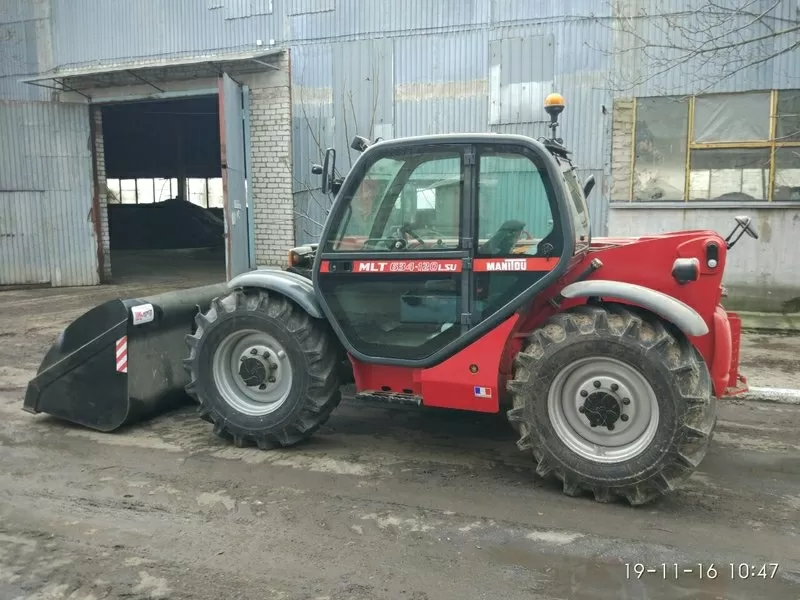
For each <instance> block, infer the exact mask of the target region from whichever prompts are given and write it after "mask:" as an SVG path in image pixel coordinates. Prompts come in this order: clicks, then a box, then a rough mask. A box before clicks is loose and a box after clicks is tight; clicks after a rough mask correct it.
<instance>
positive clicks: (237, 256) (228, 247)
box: [219, 73, 250, 279]
mask: <svg viewBox="0 0 800 600" xmlns="http://www.w3.org/2000/svg"><path fill="white" fill-rule="evenodd" d="M243 107H244V102H243V93H242V86H240V85H239V84H238V83H237V82H235V81H234V80H233V79H231V77H230V76H228V74H227V73H225V74H223V75H222V77H221V78H220V80H219V127H220V140H221V144H222V147H221V158H222V187H223V194H224V213H225V264H226V275H227V277H228V279H231V278H233V277H235V276H236V275H239V274H240V273H244V272H245V271H248V270H249V269H250V242H249V227H248V218H247V186H246V184H245V177H246V173H245V170H246V168H245V165H246V163H245V144H244V108H243Z"/></svg>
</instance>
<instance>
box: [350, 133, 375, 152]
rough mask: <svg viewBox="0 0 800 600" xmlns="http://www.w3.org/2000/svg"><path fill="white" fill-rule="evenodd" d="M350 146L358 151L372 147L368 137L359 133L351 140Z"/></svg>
mask: <svg viewBox="0 0 800 600" xmlns="http://www.w3.org/2000/svg"><path fill="white" fill-rule="evenodd" d="M350 147H351V148H352V149H353V150H355V151H356V152H364V150H366V149H367V148H369V147H370V143H369V140H368V139H367V138H365V137H361V136H360V135H357V136H355V137H354V138H353V141H352V142H350Z"/></svg>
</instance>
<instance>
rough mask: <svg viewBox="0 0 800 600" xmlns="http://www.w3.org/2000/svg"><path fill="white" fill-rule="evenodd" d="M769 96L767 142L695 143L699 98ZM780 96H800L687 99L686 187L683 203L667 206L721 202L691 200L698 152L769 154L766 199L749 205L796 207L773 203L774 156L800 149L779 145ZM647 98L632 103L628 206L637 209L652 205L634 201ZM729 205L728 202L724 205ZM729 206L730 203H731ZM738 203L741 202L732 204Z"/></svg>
mask: <svg viewBox="0 0 800 600" xmlns="http://www.w3.org/2000/svg"><path fill="white" fill-rule="evenodd" d="M765 92H769V102H770V107H769V131H768V138H767V139H765V140H750V141H725V142H696V141H694V138H695V105H696V100H697V98H707V97H711V96H733V95H739V94H759V93H760V94H763V93H765ZM781 92H787V93H788V92H800V90H796V89H772V90H748V91H746V92H724V93H715V94H703V95H701V96H697V95H691V96H688V97H687V111H688V117H687V123H688V125H687V130H686V135H685V139H686V164H685V167H684V169H685V170H684V183H683V199H682V200H678V201H675V200H666V201H665V202H668V203H681V204H691V203H705V202H715V203H716V202H720V201H716V200H707V199H694V200H693V199H691V197H690V196H691V176H692V168H691V166H692V151H697V150H769V179H768V188H767V198H766V199H758V200H748V201H747V202H750V203H752V202H757V203H761V204H766V203H772V202H779V203H781V204H790V203H791V204H793V205H795V204H797V202H796V201H794V200H774V197H775V179H776V170H777V169H776V160H775V153H776V151H777V150H779V149H782V148H800V141H797V140H795V141H779V140H778V139H776V137H777V131H778V120H779V118H780V116H781V115H779V114H778V99H779V96H780V93H781ZM674 97H675V96H663V98H665V99H668V98H674ZM643 99H645V97H636V98H634V99H633V127H632V131H631V143H630V151H631V156H630V164H631V169H630V181H629V182H628V203H632V204H633V203H635V204H637V205H642V206H646V205H648V204H651V202H648V201H643V200H635V198H634V189H635V181H636V123H637V118H638V108H639V106H638V105H639V101H640V100H643ZM721 202H723V203H724V202H726V201H721ZM727 202H731V201H730V200H729V201H727ZM733 203H738V201H733Z"/></svg>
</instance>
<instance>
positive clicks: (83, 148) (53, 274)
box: [0, 102, 99, 286]
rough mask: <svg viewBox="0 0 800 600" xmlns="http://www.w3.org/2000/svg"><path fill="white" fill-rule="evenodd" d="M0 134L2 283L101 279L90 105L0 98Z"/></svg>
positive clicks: (82, 282)
mask: <svg viewBox="0 0 800 600" xmlns="http://www.w3.org/2000/svg"><path fill="white" fill-rule="evenodd" d="M0 131H2V132H3V135H0V158H2V161H0V190H3V191H4V193H3V194H2V195H0V206H1V207H2V208H0V215H2V217H1V218H2V220H1V221H0V236H2V238H3V243H2V246H0V249H2V256H3V260H2V262H1V263H0V282H2V283H5V284H9V283H31V282H38V283H41V282H42V281H41V280H42V279H43V278H45V274H46V281H49V282H50V283H51V284H52V285H53V286H71V285H94V284H97V283H99V277H98V264H97V240H96V238H95V233H94V228H93V225H92V220H91V218H90V216H91V210H92V197H93V184H92V156H91V150H90V145H89V139H90V138H89V135H90V132H89V109H88V107H87V106H86V105H79V104H54V103H47V102H31V103H27V102H0ZM7 256H11V257H12V260H7V259H6V257H7Z"/></svg>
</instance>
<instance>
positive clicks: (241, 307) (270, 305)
mask: <svg viewBox="0 0 800 600" xmlns="http://www.w3.org/2000/svg"><path fill="white" fill-rule="evenodd" d="M237 311H240V312H264V313H266V314H267V315H269V316H270V317H272V318H274V319H278V320H280V321H282V322H284V323H285V324H286V325H287V329H288V330H289V331H290V332H291V333H292V335H293V336H294V337H295V338H296V339H297V341H298V342H299V343H300V346H301V349H302V352H303V354H304V355H305V357H306V359H307V361H308V372H307V375H308V380H309V385H308V389H307V394H306V397H305V398H304V399H303V403H304V405H303V407H302V409H301V410H300V411H299V412H298V413H297V414H296V416H295V418H294V419H293V420H292V421H291V422H290V423H288V424H286V425H284V426H283V427H281V428H280V429H277V430H264V431H252V430H245V429H241V428H239V427H237V426H236V425H234V424H233V423H231V422H230V421H228V420H227V419H225V418H224V417H223V416H222V415H220V414H219V412H218V411H217V410H216V409H215V408H214V406H213V403H211V402H210V401H209V399H208V398H206V397H205V395H204V394H203V393H202V390H201V386H199V385H197V381H198V372H197V369H198V368H199V365H198V360H197V357H198V348H199V345H200V340H201V339H202V337H203V335H205V333H206V332H207V331H208V329H209V328H210V327H211V326H212V325H213V323H214V322H215V321H216V320H217V319H218V318H219V316H220V315H222V314H223V313H233V312H237ZM195 323H196V325H197V328H196V331H195V332H194V333H193V334H189V335H187V336H186V344H187V347H188V348H189V357H188V358H187V359H185V360H184V368H185V369H186V371H187V372H188V373H189V383H188V385H187V386H186V391H187V393H188V394H189V395H190V396H192V397H193V398H194V399H195V400H196V401H197V402H198V405H199V406H198V409H197V410H198V414H199V415H200V418H202V419H203V420H205V421H209V422H211V423H213V426H214V427H213V431H214V434H216V435H217V436H220V437H223V438H226V439H231V440H232V441H233V443H234V445H235V446H237V447H246V446H253V445H254V446H256V447H258V448H260V449H262V450H270V449H274V448H279V447H286V446H293V445H295V444H297V443H299V442H301V441H304V440H306V439H308V438H309V437H311V436H312V435H313V434H314V433H315V432H316V431H317V430H318V429H319V428H320V427H321V426H322V425H324V424H325V423H326V422H327V421H328V419H329V418H330V416H331V414H332V413H333V411H334V409H335V408H336V407H337V406H338V405H339V403H340V402H341V392H340V389H339V371H338V362H339V352H337V351H336V348H335V347H334V346H333V344H332V343H331V338H330V336H331V333H330V332H329V331H327V329H326V324H325V323H324V322H323V321H319V320H317V319H311V318H310V317H309V315H308V314H307V313H305V311H303V310H302V309H301V308H300V307H298V306H296V305H295V304H294V303H292V302H290V301H289V300H288V299H287V298H285V297H284V296H281V295H279V294H271V293H269V292H267V291H265V290H248V291H243V290H236V291H234V292H232V293H231V294H230V295H229V296H227V297H225V298H215V299H214V301H212V303H211V307H210V308H209V310H208V311H207V312H206V313H205V314H203V313H202V312H198V314H197V316H196V317H195Z"/></svg>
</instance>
